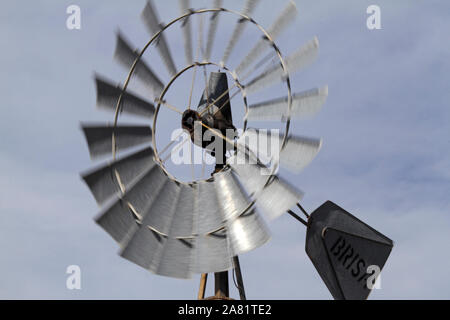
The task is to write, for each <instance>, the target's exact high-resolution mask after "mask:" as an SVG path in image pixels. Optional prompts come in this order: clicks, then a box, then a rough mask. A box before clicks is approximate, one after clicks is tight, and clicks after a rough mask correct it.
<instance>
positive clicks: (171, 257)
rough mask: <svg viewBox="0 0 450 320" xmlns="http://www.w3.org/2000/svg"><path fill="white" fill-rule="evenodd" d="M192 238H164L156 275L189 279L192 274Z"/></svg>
mask: <svg viewBox="0 0 450 320" xmlns="http://www.w3.org/2000/svg"><path fill="white" fill-rule="evenodd" d="M194 241H195V240H194V239H193V238H188V239H172V238H166V241H165V243H164V248H163V250H162V253H161V256H160V261H159V264H158V266H157V268H156V270H155V271H154V272H155V273H156V274H158V275H161V276H166V277H172V278H177V279H189V278H191V276H192V273H193V260H194V250H195V248H194V243H195V242H194Z"/></svg>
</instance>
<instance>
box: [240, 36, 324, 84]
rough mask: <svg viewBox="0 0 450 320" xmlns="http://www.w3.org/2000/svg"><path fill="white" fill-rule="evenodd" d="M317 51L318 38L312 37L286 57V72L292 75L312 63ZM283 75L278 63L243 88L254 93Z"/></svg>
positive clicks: (281, 79)
mask: <svg viewBox="0 0 450 320" xmlns="http://www.w3.org/2000/svg"><path fill="white" fill-rule="evenodd" d="M318 53H319V40H318V39H317V38H314V39H313V40H311V41H309V42H308V43H307V44H306V45H304V46H302V47H301V48H300V49H299V50H297V51H296V52H294V53H293V54H292V55H290V56H289V57H287V58H286V60H285V61H286V67H287V72H288V74H289V75H292V74H294V73H295V72H298V71H299V70H301V69H303V68H305V67H307V66H309V65H310V64H312V63H313V62H314V61H315V60H316V58H317V55H318ZM285 77H286V72H285V71H284V70H283V68H282V67H281V65H280V64H276V65H274V66H272V67H269V68H268V69H266V70H265V71H264V72H262V73H261V74H260V75H259V76H257V77H256V78H254V79H253V80H252V81H250V82H249V83H248V84H246V85H245V90H246V92H247V93H254V92H256V91H259V90H262V89H264V88H266V87H268V86H269V85H272V84H274V83H277V82H281V81H284V79H285Z"/></svg>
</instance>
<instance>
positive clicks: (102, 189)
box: [82, 148, 155, 205]
mask: <svg viewBox="0 0 450 320" xmlns="http://www.w3.org/2000/svg"><path fill="white" fill-rule="evenodd" d="M153 157H154V152H153V149H152V148H146V149H144V150H142V151H139V152H137V153H133V154H131V155H129V156H127V157H124V158H122V159H119V160H116V161H114V162H111V163H108V164H106V165H104V166H102V167H101V168H98V169H95V170H92V171H90V172H87V173H85V174H82V178H83V180H84V181H85V182H86V184H87V186H88V187H89V189H90V190H91V192H92V194H93V195H94V198H95V200H96V201H97V203H98V204H99V205H102V204H103V203H104V202H105V201H107V200H108V199H110V198H111V197H112V196H114V195H115V196H118V195H119V194H124V193H125V192H127V190H128V188H129V187H130V186H131V185H132V184H133V182H134V181H135V180H136V179H139V178H140V177H141V175H142V174H143V173H145V172H147V171H149V170H150V169H151V168H152V167H153V166H154V165H155V162H154V161H153Z"/></svg>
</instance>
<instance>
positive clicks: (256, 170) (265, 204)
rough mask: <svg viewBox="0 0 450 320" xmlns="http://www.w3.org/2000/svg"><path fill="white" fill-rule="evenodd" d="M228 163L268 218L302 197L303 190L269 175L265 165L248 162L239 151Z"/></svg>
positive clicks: (284, 209) (279, 214) (273, 216)
mask: <svg viewBox="0 0 450 320" xmlns="http://www.w3.org/2000/svg"><path fill="white" fill-rule="evenodd" d="M228 163H229V164H230V166H231V167H232V169H233V171H234V172H236V174H237V175H238V177H239V180H240V181H241V182H242V184H243V186H244V188H245V190H246V191H247V192H248V193H249V194H250V195H251V197H252V198H254V199H255V200H256V206H257V207H258V208H259V209H261V211H262V212H263V213H264V215H265V216H266V217H267V218H268V219H270V220H274V219H276V218H278V217H279V216H281V215H282V214H284V213H285V212H286V211H288V210H289V209H291V208H293V207H294V206H295V205H296V204H297V203H298V202H299V201H300V200H301V199H302V197H303V192H301V191H300V190H298V189H297V188H296V187H294V186H293V185H291V184H290V183H288V182H287V181H286V180H284V179H283V178H281V177H279V176H276V175H272V176H271V175H270V174H271V172H270V170H269V169H268V168H267V167H265V166H263V165H261V164H258V165H257V164H252V163H250V162H249V161H248V159H247V160H246V159H245V158H244V157H243V156H242V153H241V152H238V153H237V154H236V155H234V156H232V157H230V158H229V162H228Z"/></svg>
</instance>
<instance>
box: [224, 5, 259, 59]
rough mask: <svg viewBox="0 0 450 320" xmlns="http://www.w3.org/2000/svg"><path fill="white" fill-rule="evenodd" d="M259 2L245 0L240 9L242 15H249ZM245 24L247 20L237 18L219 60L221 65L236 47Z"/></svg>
mask: <svg viewBox="0 0 450 320" xmlns="http://www.w3.org/2000/svg"><path fill="white" fill-rule="evenodd" d="M259 2H260V0H247V1H246V2H245V4H244V9H243V10H242V14H243V15H244V16H250V15H251V14H252V13H253V11H254V10H255V8H256V6H257V5H258V3H259ZM246 26H247V20H246V19H239V21H238V23H237V24H236V27H235V28H234V31H233V34H232V36H231V38H230V41H229V42H228V45H227V48H226V49H225V52H224V54H223V58H222V61H221V62H220V64H221V65H222V66H224V65H226V63H227V62H228V58H229V57H230V54H231V53H232V52H233V50H234V48H235V47H236V44H237V42H238V41H239V39H240V38H241V36H242V34H243V33H244V30H245V27H246Z"/></svg>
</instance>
